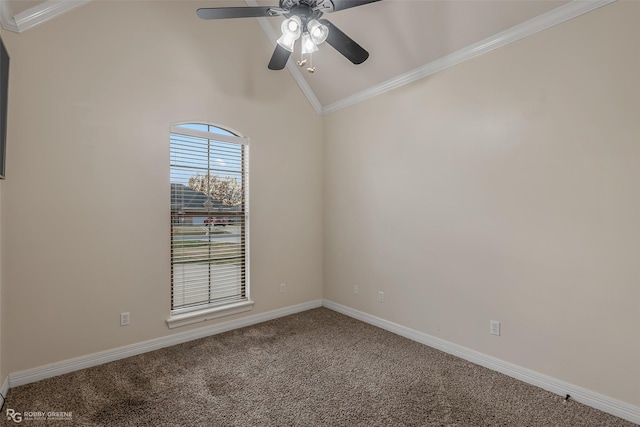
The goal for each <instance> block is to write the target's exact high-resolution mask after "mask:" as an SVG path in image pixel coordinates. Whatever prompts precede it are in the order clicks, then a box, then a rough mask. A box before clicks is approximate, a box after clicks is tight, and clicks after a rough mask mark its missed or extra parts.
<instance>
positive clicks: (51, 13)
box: [0, 0, 90, 33]
mask: <svg viewBox="0 0 640 427" xmlns="http://www.w3.org/2000/svg"><path fill="white" fill-rule="evenodd" d="M88 1H90V0H48V1H46V2H44V3H42V4H39V5H37V6H34V7H31V8H29V9H27V10H24V11H22V12H20V13H17V14H15V15H14V14H13V12H12V11H11V7H10V6H9V3H8V1H7V0H0V20H1V22H2V26H3V27H4V28H5V29H7V30H10V31H14V32H16V33H21V32H23V31H26V30H28V29H30V28H33V27H35V26H36V25H40V24H42V23H43V22H46V21H48V20H50V19H53V18H55V17H57V16H59V15H61V14H63V13H65V12H68V11H70V10H71V9H75V8H76V7H78V6H80V5H82V4H84V3H87V2H88Z"/></svg>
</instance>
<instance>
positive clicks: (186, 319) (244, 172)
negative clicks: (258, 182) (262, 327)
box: [166, 121, 254, 328]
mask: <svg viewBox="0 0 640 427" xmlns="http://www.w3.org/2000/svg"><path fill="white" fill-rule="evenodd" d="M185 125H198V126H207V129H210V128H211V127H214V128H216V129H219V130H220V131H223V132H228V133H231V134H232V135H226V134H221V133H216V132H211V131H210V130H209V131H203V130H197V129H191V128H187V127H183V126H185ZM174 134H176V135H181V136H187V137H195V138H202V139H206V140H207V143H208V144H210V143H211V142H212V141H215V142H225V143H231V144H238V145H241V146H242V155H241V162H242V166H241V176H242V182H241V184H242V186H243V195H244V201H243V206H244V211H243V212H242V214H243V219H244V221H243V225H242V227H243V228H244V230H243V233H244V236H241V242H242V241H244V244H243V250H244V297H243V298H242V299H240V300H235V301H232V302H229V303H222V304H213V303H211V302H209V303H206V304H200V305H194V306H191V307H179V308H176V309H174V308H173V304H174V300H173V288H174V259H173V227H174V224H173V222H174V213H173V206H171V208H170V233H171V235H170V236H171V256H170V263H171V279H170V294H169V295H170V312H169V313H170V314H169V317H168V318H167V320H166V321H167V326H168V327H169V328H175V327H179V326H185V325H189V324H192V323H196V322H203V321H207V320H211V319H215V318H219V317H223V316H230V315H233V314H238V313H242V312H245V311H249V310H251V309H252V308H253V305H254V302H253V301H252V300H251V298H250V286H249V284H250V272H249V265H250V259H249V254H250V250H249V248H250V245H249V234H250V233H249V138H247V137H244V136H241V135H240V133H239V132H237V131H235V130H233V129H230V128H229V127H227V126H224V125H219V124H215V123H209V122H203V121H188V122H180V123H175V124H173V125H171V128H170V135H169V141H170V144H171V140H172V138H173V135H174ZM171 153H172V152H171V149H170V153H169V157H170V159H169V168H170V170H172V168H173V167H174V163H173V159H172V158H171ZM209 168H210V165H209V166H208V167H207V171H209ZM172 184H173V182H172ZM170 199H171V198H170ZM172 202H173V200H171V202H170V204H172ZM189 215H195V212H190V213H189ZM206 216H209V217H212V216H214V215H206ZM236 216H237V215H236ZM242 237H244V239H243V238H242ZM209 286H210V284H209Z"/></svg>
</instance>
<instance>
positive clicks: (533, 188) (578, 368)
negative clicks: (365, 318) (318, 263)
mask: <svg viewBox="0 0 640 427" xmlns="http://www.w3.org/2000/svg"><path fill="white" fill-rule="evenodd" d="M639 15H640V3H638V2H618V3H616V4H612V5H610V6H606V7H604V8H602V9H599V10H597V11H595V12H592V13H589V14H587V15H584V16H582V17H579V18H576V19H573V20H571V21H570V22H567V23H565V24H562V25H560V26H557V27H554V28H552V29H549V30H546V31H543V32H541V33H538V34H536V35H534V36H532V37H529V38H527V39H524V40H521V41H519V42H516V43H513V44H511V45H509V46H507V47H505V48H501V49H498V50H495V51H493V52H491V53H489V54H486V55H483V56H481V57H479V58H476V59H474V60H471V61H468V62H466V63H463V64H461V65H459V66H456V67H453V68H452V69H449V70H447V71H444V72H441V73H438V74H436V75H433V76H431V77H429V78H426V79H423V80H421V81H419V82H416V83H414V84H412V85H409V86H405V87H403V88H401V89H397V90H395V91H393V92H391V93H388V94H385V95H382V96H379V97H376V98H373V99H371V100H369V101H366V102H364V103H361V104H358V105H356V106H353V107H351V108H349V109H345V110H341V111H339V112H337V113H334V114H331V115H329V116H328V117H326V119H325V128H324V132H325V145H324V168H325V169H324V171H325V172H324V201H325V203H324V297H325V298H326V299H329V300H332V301H335V302H338V303H340V304H344V305H347V306H349V307H352V308H355V309H358V310H361V311H364V312H367V313H369V314H372V315H375V316H379V317H381V318H384V319H387V320H389V321H393V322H396V323H399V324H402V325H404V326H407V327H410V328H413V329H416V330H419V331H422V332H424V333H427V334H430V335H433V336H436V337H439V338H442V339H445V340H448V341H450V342H453V343H456V344H459V345H462V346H465V347H468V348H471V349H474V350H477V351H480V352H482V353H484V354H487V355H491V356H494V357H497V358H500V359H503V360H505V361H508V362H511V363H514V364H516V365H519V366H522V367H525V368H529V369H532V370H534V371H537V372H540V373H543V374H547V375H550V376H552V377H555V378H558V379H561V380H564V381H567V382H569V383H572V384H574V385H578V386H582V387H584V388H587V389H590V390H593V391H596V392H600V393H602V394H605V395H608V396H611V397H613V398H616V399H619V400H622V401H625V402H628V403H630V404H633V405H636V406H638V405H640V382H639V381H638V354H640V340H639V339H638V325H640V307H639V306H638V301H640V286H639V284H638V280H639V278H640V263H638V254H639V253H640V221H639V218H640V198H639V195H640V184H639V183H640V168H639V167H638V165H640V144H639V141H640V138H639V137H640V121H639V120H638V113H639V112H640V85H638V76H640V58H639V57H638V55H637V42H638V40H640V27H639V26H638V25H637V17H638V16H639ZM372 118H375V120H372ZM354 284H357V285H359V295H354V293H353V285H354ZM379 290H382V291H384V292H385V299H386V300H385V302H384V303H379V302H377V293H378V291H379ZM491 319H494V320H498V321H501V322H502V336H500V337H495V336H491V335H489V321H490V320H491Z"/></svg>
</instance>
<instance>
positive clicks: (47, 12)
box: [0, 0, 617, 115]
mask: <svg viewBox="0 0 640 427" xmlns="http://www.w3.org/2000/svg"><path fill="white" fill-rule="evenodd" d="M88 1H90V0H55V1H54V0H49V1H46V2H44V3H42V4H39V5H37V6H34V7H32V8H30V9H27V10H25V11H23V12H20V13H18V14H16V15H15V16H14V15H13V13H12V11H11V7H10V5H9V3H8V1H7V0H0V24H2V26H3V27H4V28H5V29H7V30H10V31H15V32H22V31H25V30H27V29H29V28H33V27H34V26H36V25H39V24H41V23H43V22H46V21H48V20H50V19H52V18H54V17H56V16H58V15H60V14H62V13H64V12H67V11H69V10H71V9H74V8H75V7H77V6H80V5H82V4H84V3H86V2H88ZM615 1H617V0H573V1H571V2H570V3H567V4H565V5H562V6H559V7H557V8H555V9H552V10H550V11H549V12H546V13H543V14H541V15H538V16H536V17H534V18H532V19H529V20H528V21H525V22H523V23H521V24H518V25H515V26H513V27H511V28H509V29H507V30H505V31H502V32H500V33H498V34H495V35H493V36H490V37H488V38H486V39H484V40H481V41H479V42H477V43H474V44H472V45H470V46H467V47H465V48H462V49H460V50H458V51H456V52H453V53H451V54H448V55H445V56H443V57H440V58H438V59H436V60H434V61H431V62H429V63H427V64H424V65H423V66H420V67H418V68H416V69H414V70H412V71H409V72H407V73H404V74H401V75H399V76H396V77H394V78H392V79H389V80H387V81H385V82H383V83H380V84H378V85H375V86H373V87H370V88H368V89H365V90H363V91H361V92H359V93H356V94H354V95H351V96H348V97H346V98H343V99H341V100H339V101H337V102H334V103H332V104H329V105H324V106H323V105H322V104H321V103H320V101H319V100H318V97H317V96H316V94H315V93H314V92H313V90H312V89H311V87H310V86H309V84H308V83H307V81H306V80H305V79H304V77H303V76H302V74H301V72H300V69H299V68H298V67H296V66H295V64H293V62H292V61H289V62H288V63H287V68H288V70H289V72H290V73H291V75H292V77H293V78H294V80H295V81H296V83H297V84H298V86H299V87H300V90H301V91H302V92H303V94H304V95H305V97H306V98H307V100H308V101H309V103H310V104H311V106H312V107H313V109H314V110H315V111H316V113H317V114H318V115H327V114H330V113H333V112H335V111H338V110H341V109H343V108H346V107H349V106H351V105H354V104H357V103H359V102H362V101H364V100H366V99H369V98H372V97H374V96H378V95H380V94H383V93H385V92H388V91H390V90H393V89H396V88H399V87H401V86H404V85H406V84H409V83H411V82H414V81H416V80H419V79H422V78H424V77H427V76H430V75H432V74H435V73H437V72H439V71H442V70H445V69H447V68H449V67H452V66H454V65H457V64H460V63H461V62H464V61H467V60H469V59H472V58H475V57H477V56H479V55H482V54H484V53H487V52H490V51H492V50H494V49H497V48H499V47H502V46H505V45H507V44H509V43H512V42H514V41H517V40H520V39H522V38H524V37H528V36H530V35H533V34H535V33H537V32H539V31H543V30H545V29H547V28H550V27H553V26H555V25H558V24H561V23H563V22H566V21H568V20H570V19H573V18H575V17H577V16H580V15H583V14H585V13H588V12H590V11H593V10H595V9H598V8H600V7H602V6H605V5H607V4H610V3H613V2H615ZM245 3H246V4H247V5H248V6H258V3H257V0H245ZM257 20H258V23H259V24H260V26H261V27H262V29H263V30H264V32H265V35H266V36H267V38H268V39H269V40H270V42H271V43H272V44H273V45H274V46H275V44H276V40H277V38H278V35H277V34H276V32H275V30H274V29H273V27H272V26H271V24H269V22H268V19H267V18H257Z"/></svg>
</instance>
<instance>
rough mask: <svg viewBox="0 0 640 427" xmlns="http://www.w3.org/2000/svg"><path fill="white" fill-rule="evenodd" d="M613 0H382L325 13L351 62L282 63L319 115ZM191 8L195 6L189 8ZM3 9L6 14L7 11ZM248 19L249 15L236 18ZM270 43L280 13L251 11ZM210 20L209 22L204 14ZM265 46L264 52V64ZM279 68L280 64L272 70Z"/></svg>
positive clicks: (59, 8)
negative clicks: (355, 59)
mask: <svg viewBox="0 0 640 427" xmlns="http://www.w3.org/2000/svg"><path fill="white" fill-rule="evenodd" d="M86 1H88V0H47V1H44V2H43V1H31V0H10V1H7V0H0V2H2V3H4V4H0V6H2V7H0V14H2V15H1V16H0V18H2V24H3V26H4V27H5V28H8V29H11V30H14V31H24V30H26V29H28V28H31V27H32V26H34V25H38V24H40V23H41V22H44V21H46V20H48V19H52V18H54V17H55V16H57V15H58V14H60V13H63V12H65V11H67V10H70V9H72V8H73V7H75V6H78V5H80V4H82V3H84V2H86ZM611 1H614V0H573V1H567V0H383V1H380V2H377V3H371V4H367V5H363V6H359V7H355V8H351V9H346V10H341V11H339V12H334V13H327V14H325V15H324V17H323V18H326V19H329V20H330V21H331V22H332V23H333V24H334V25H335V26H337V27H338V28H340V29H341V30H342V31H343V32H345V33H346V34H348V35H349V36H350V37H351V38H353V39H354V40H355V41H356V42H357V43H359V44H360V45H361V46H362V47H364V48H365V49H366V50H368V51H369V53H370V57H369V59H368V60H367V61H365V62H364V63H363V64H360V65H353V64H351V63H350V62H349V61H348V60H347V59H345V58H344V57H343V56H341V55H340V54H339V53H338V52H336V51H335V50H334V49H333V48H332V47H331V46H329V45H328V44H324V45H321V46H320V50H319V51H318V52H316V53H314V54H313V65H314V66H315V67H316V69H317V70H316V72H315V73H314V74H309V73H307V72H306V71H305V70H304V69H300V68H298V67H297V66H296V65H295V60H296V59H299V56H300V53H299V51H296V52H294V53H293V54H292V55H291V59H290V60H289V64H288V65H287V68H288V69H289V72H290V73H291V74H292V76H293V77H294V78H295V79H296V81H297V82H298V84H299V85H300V87H301V89H302V90H303V92H304V93H305V95H306V96H307V98H308V99H309V101H310V102H311V104H312V105H313V107H314V108H315V109H316V111H317V112H318V114H325V113H329V112H332V111H335V110H337V109H340V108H343V107H345V106H348V105H351V104H354V103H356V102H359V101H361V100H363V99H366V98H368V97H370V96H375V95H376V94H379V93H382V92H384V91H386V90H390V89H393V88H395V87H398V86H401V85H403V84H406V83H409V82H411V81H413V80H416V79H418V78H422V77H425V76H427V75H430V74H433V73H434V72H438V71H440V70H442V69H445V68H447V67H450V66H453V65H455V64H457V63H460V62H462V61H465V60H468V59H471V58H473V57H475V56H477V55H479V54H482V53H485V52H487V51H490V50H492V49H494V48H497V47H500V46H503V45H505V44H507V43H511V42H513V41H516V40H519V39H520V38H522V37H526V36H528V35H531V34H534V33H536V32H538V31H541V30H544V29H546V28H548V27H550V26H553V25H557V24H560V23H562V22H564V21H566V20H568V19H571V18H573V17H575V16H578V15H581V14H583V13H586V12H589V11H590V10H593V9H595V8H597V7H601V6H603V5H606V4H608V3H610V2H611ZM277 3H278V0H235V1H221V0H211V2H210V5H211V7H219V6H229V5H233V6H246V5H266V6H271V5H277ZM204 7H207V6H204ZM194 12H195V11H194ZM7 15H11V16H7ZM243 19H253V18H243ZM258 21H259V22H260V25H261V26H262V27H263V29H264V30H265V34H266V37H268V38H269V39H270V40H271V41H272V42H273V43H275V40H276V39H277V38H278V37H279V36H280V23H281V21H282V18H280V17H276V18H259V19H258ZM210 23H211V25H216V21H210ZM270 57H271V52H265V54H264V64H265V67H266V66H267V63H268V62H269V59H270ZM273 72H287V71H273Z"/></svg>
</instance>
